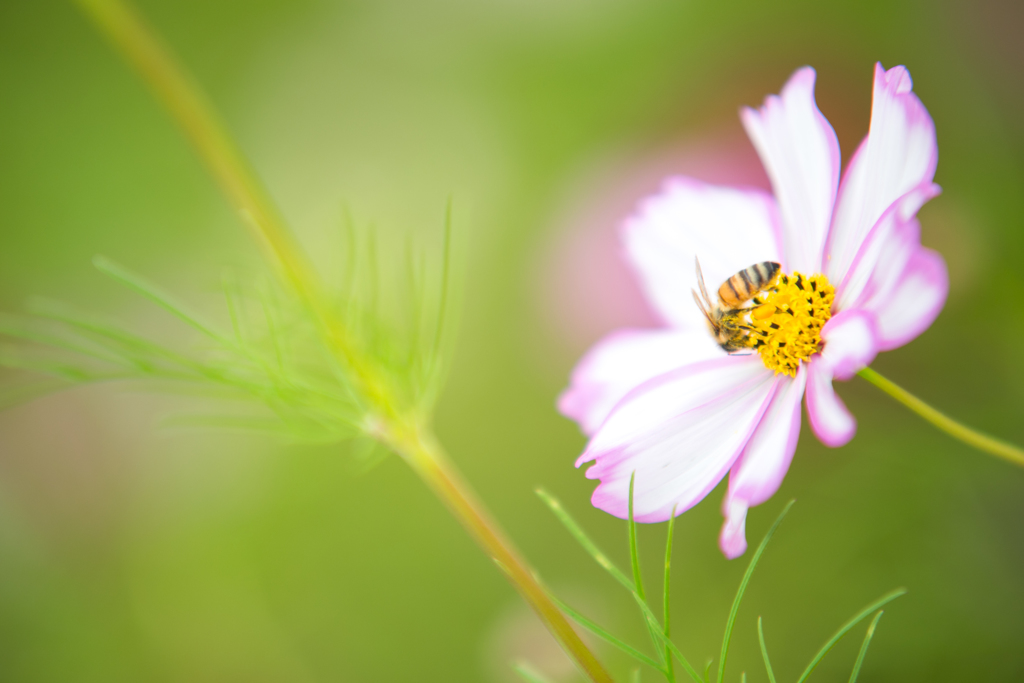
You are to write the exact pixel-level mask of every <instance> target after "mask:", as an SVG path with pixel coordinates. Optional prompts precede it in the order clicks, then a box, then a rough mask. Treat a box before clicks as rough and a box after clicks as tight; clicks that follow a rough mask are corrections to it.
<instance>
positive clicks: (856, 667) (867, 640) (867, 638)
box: [850, 610, 885, 683]
mask: <svg viewBox="0 0 1024 683" xmlns="http://www.w3.org/2000/svg"><path fill="white" fill-rule="evenodd" d="M883 614H885V612H884V611H883V610H878V614H876V615H875V618H874V619H872V620H871V625H870V626H868V632H867V633H865V634H864V642H863V643H861V646H860V652H858V653H857V661H856V662H854V663H853V671H851V672H850V683H857V676H859V675H860V667H861V664H863V663H864V657H865V655H867V653H868V645H870V644H871V639H872V638H874V637H875V627H876V626H878V620H879V619H881V618H882V615H883Z"/></svg>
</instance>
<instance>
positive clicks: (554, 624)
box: [75, 0, 612, 683]
mask: <svg viewBox="0 0 1024 683" xmlns="http://www.w3.org/2000/svg"><path fill="white" fill-rule="evenodd" d="M75 2H76V3H77V4H78V5H79V6H80V7H81V8H82V9H83V10H84V11H85V13H86V14H87V15H88V16H89V17H91V18H92V19H93V20H94V21H95V23H96V24H97V26H98V27H99V28H100V29H101V30H102V32H103V33H104V34H105V35H106V36H107V38H108V39H109V40H110V41H111V42H112V43H113V44H114V45H115V46H116V47H117V48H118V49H119V50H120V51H121V53H122V56H123V57H124V58H125V59H126V60H127V61H128V62H129V63H130V64H131V65H132V66H133V67H134V68H135V69H136V70H137V71H138V72H139V73H140V75H141V76H142V78H143V80H144V81H145V82H146V83H147V84H148V85H149V87H150V88H151V89H152V90H153V92H154V93H155V94H156V96H157V97H158V98H159V99H160V100H161V101H162V102H163V104H164V106H165V107H166V108H167V110H168V111H169V112H170V113H171V115H172V116H173V117H174V119H175V120H176V122H177V123H178V125H179V126H180V127H181V129H182V130H183V131H184V133H185V134H186V136H187V137H188V139H189V141H190V142H191V143H192V145H193V146H194V147H195V149H196V151H197V152H198V154H199V156H200V158H201V159H202V160H203V162H204V163H205V164H206V165H207V167H208V169H209V170H210V172H211V174H212V175H213V176H214V178H215V179H216V180H217V182H218V183H219V185H220V186H221V189H222V190H223V192H224V194H225V195H226V196H227V198H228V200H229V201H230V202H231V204H232V206H234V207H235V209H236V210H238V212H239V214H240V215H241V216H242V218H243V219H244V220H245V222H246V223H247V224H248V226H249V227H250V228H251V229H252V231H253V233H254V235H255V236H256V238H257V241H258V242H260V244H261V245H262V246H263V248H264V250H265V252H266V254H267V256H268V258H269V260H270V261H271V263H272V264H273V265H274V267H275V268H276V269H277V272H278V274H279V275H280V277H281V278H282V280H284V281H285V282H286V283H288V284H289V285H290V286H291V287H292V288H293V289H294V290H295V291H296V293H297V294H298V296H299V297H300V298H301V299H302V300H303V302H304V303H305V304H306V305H308V306H309V308H310V310H311V311H312V312H313V314H314V315H315V317H316V319H317V322H318V323H319V324H320V326H321V331H322V332H323V334H324V337H325V340H326V342H327V343H328V345H329V346H330V347H331V349H332V351H333V352H334V353H335V354H336V355H337V356H338V359H339V361H341V362H342V363H344V365H345V367H346V369H348V370H350V371H351V372H352V373H353V375H354V379H355V380H356V383H357V386H358V388H359V391H360V394H361V395H362V397H363V399H364V400H365V402H366V403H367V405H368V406H369V407H370V408H371V409H372V411H373V412H374V413H375V414H377V415H378V416H379V417H380V420H381V425H380V427H379V429H378V431H377V437H378V438H379V440H381V441H382V442H384V443H386V444H387V445H388V446H390V447H391V448H393V449H394V450H395V451H397V452H398V453H399V454H400V455H401V456H402V458H403V459H404V460H405V461H406V462H407V463H408V464H409V465H410V467H412V468H413V470H414V471H415V472H416V473H417V474H418V475H419V476H420V477H421V478H422V479H423V481H424V482H425V483H426V484H427V485H428V486H429V487H430V488H431V490H433V491H434V493H435V494H437V496H438V497H439V498H440V499H441V500H442V501H443V502H444V503H445V504H446V505H447V507H448V509H449V510H450V511H451V512H452V514H453V515H455V517H456V518H457V519H458V520H459V521H460V522H461V523H462V525H463V526H464V527H465V528H466V530H467V531H468V532H469V533H470V535H471V536H472V537H473V539H474V540H475V541H476V542H477V543H478V545H480V547H481V548H482V549H483V550H484V552H485V553H486V554H487V555H488V556H489V557H491V558H492V559H493V560H494V562H495V563H496V564H497V565H498V566H499V567H500V568H501V569H502V570H503V571H504V573H505V574H506V576H508V578H509V581H511V582H512V584H513V585H514V586H515V588H516V590H518V591H519V593H520V595H522V596H523V598H524V599H526V601H527V602H529V603H530V605H531V607H533V609H534V610H535V611H536V612H537V614H538V615H539V616H540V618H541V620H542V621H543V622H544V624H545V625H546V626H547V628H548V629H549V630H550V631H551V633H552V634H553V635H554V636H555V638H556V639H557V640H558V641H559V643H560V644H561V645H562V647H563V648H564V649H565V651H566V652H567V653H568V654H569V655H570V656H571V657H572V658H573V660H574V661H575V663H576V665H577V666H578V667H579V668H580V670H581V671H582V672H583V673H584V674H585V675H586V676H587V678H588V679H589V680H591V681H594V682H595V683H611V681H612V679H611V677H610V676H609V675H608V673H607V672H606V671H605V670H604V668H603V667H602V666H601V664H600V662H598V660H597V658H596V657H595V656H594V654H593V653H592V652H591V651H590V650H589V649H588V648H587V646H586V645H585V644H584V643H583V641H582V640H581V639H580V637H579V635H578V634H577V633H576V632H575V631H574V630H573V629H572V627H571V626H570V625H569V622H568V620H567V619H566V617H565V615H563V614H562V612H561V611H560V610H559V609H558V607H557V606H556V605H555V604H554V603H553V602H552V601H551V599H550V597H549V596H548V595H547V593H546V592H545V591H544V588H543V587H542V586H541V585H540V583H539V582H538V580H537V579H536V576H535V573H534V572H533V570H532V569H531V568H530V567H529V565H527V564H526V562H525V561H524V560H523V559H522V558H521V557H520V556H519V553H518V552H517V551H516V550H515V548H514V547H513V546H512V544H511V542H510V541H509V540H508V539H507V538H506V536H505V534H504V532H503V531H502V530H501V528H500V527H499V526H498V524H497V523H496V522H495V521H494V520H493V519H492V518H491V516H490V514H489V513H488V512H487V511H486V509H485V508H484V506H483V504H482V503H481V502H480V501H478V500H477V499H476V497H475V495H474V494H473V492H472V490H471V489H470V487H469V486H468V484H467V483H466V482H465V481H464V480H463V479H462V477H461V475H460V474H459V472H458V470H457V469H456V468H455V465H454V464H452V463H451V462H450V461H449V460H448V459H447V457H446V456H445V455H444V453H443V451H442V450H441V447H440V445H439V444H437V442H436V440H435V439H434V438H433V437H432V436H431V435H430V434H429V433H428V432H427V431H426V430H424V429H422V428H418V427H410V426H409V425H410V424H415V421H413V420H410V419H409V418H408V416H409V414H410V413H409V410H408V409H407V408H405V407H402V406H398V405H396V402H395V397H394V396H392V395H391V392H389V391H388V388H387V386H386V383H385V382H383V381H382V379H381V378H380V377H378V376H377V374H376V373H375V372H374V369H373V367H372V366H371V365H370V364H368V363H365V362H363V359H362V357H361V354H360V353H359V352H358V349H356V348H355V347H354V346H353V345H352V344H351V343H350V342H349V340H348V337H347V335H346V330H345V329H344V327H343V326H342V325H341V323H340V321H339V320H338V319H337V317H336V315H335V314H334V313H333V312H332V310H331V309H330V308H329V307H328V306H326V305H325V303H324V299H323V297H322V296H321V294H320V284H319V282H318V281H317V279H316V277H315V276H314V274H313V270H312V268H311V267H310V266H309V264H308V262H307V259H306V258H305V256H304V254H303V253H302V252H301V250H300V249H299V248H298V246H297V245H296V243H295V240H294V238H293V236H292V233H291V231H290V230H289V229H288V227H287V224H286V223H285V221H284V218H283V217H282V215H281V213H280V211H278V209H277V207H276V206H275V205H274V203H273V201H272V200H271V199H270V197H269V194H268V193H267V192H266V190H265V188H264V187H263V184H262V183H261V182H260V181H259V179H258V178H257V176H256V174H255V173H254V172H253V170H252V169H251V167H250V166H249V164H248V162H247V161H246V159H245V157H244V155H243V154H242V153H241V151H240V150H239V149H238V147H237V146H236V145H235V143H234V142H233V140H232V138H231V136H230V135H229V134H228V132H227V128H226V127H225V126H224V124H223V123H222V122H221V121H220V118H219V117H218V116H217V114H216V112H215V110H214V108H213V106H212V105H211V104H210V103H209V102H208V100H207V99H206V98H205V97H204V96H203V95H202V91H201V90H200V88H199V87H198V86H197V85H196V84H195V83H194V82H193V81H192V80H191V79H190V78H189V77H188V76H187V74H186V72H185V71H184V69H182V68H181V67H180V66H179V65H178V64H177V62H176V61H175V59H174V58H173V57H172V55H171V53H170V51H169V50H167V49H166V48H165V47H164V45H163V44H162V43H161V41H160V40H159V39H158V37H157V36H156V34H155V33H154V32H153V31H152V30H151V29H150V28H149V27H148V26H146V24H145V22H144V21H143V20H142V17H141V16H140V15H139V14H138V13H137V12H136V11H135V10H134V9H133V8H132V7H131V6H130V5H129V4H128V3H127V2H125V0H75Z"/></svg>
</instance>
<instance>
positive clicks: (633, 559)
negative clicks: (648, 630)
mask: <svg viewBox="0 0 1024 683" xmlns="http://www.w3.org/2000/svg"><path fill="white" fill-rule="evenodd" d="M635 480H636V472H633V474H631V475H629V563H630V565H631V566H632V567H633V585H634V586H636V592H637V595H639V596H640V599H641V600H644V601H646V600H647V597H646V596H645V595H644V579H643V577H642V576H641V575H640V557H639V555H638V553H637V551H636V521H635V520H634V519H633V482H634V481H635Z"/></svg>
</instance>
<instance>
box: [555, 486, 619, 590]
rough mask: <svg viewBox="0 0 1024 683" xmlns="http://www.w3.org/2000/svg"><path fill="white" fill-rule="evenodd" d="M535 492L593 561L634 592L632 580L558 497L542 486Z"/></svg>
mask: <svg viewBox="0 0 1024 683" xmlns="http://www.w3.org/2000/svg"><path fill="white" fill-rule="evenodd" d="M536 493H537V495H538V496H539V497H540V499H541V500H542V501H544V504H545V505H547V506H548V507H549V508H550V509H551V512H553V513H554V514H555V517H557V518H558V521H560V522H561V523H562V525H563V526H564V527H565V528H566V529H568V530H569V533H570V534H572V536H573V538H575V539H576V541H577V542H578V543H579V544H580V545H581V546H583V549H584V550H586V551H587V553H589V554H590V556H591V557H593V558H594V561H595V562H597V563H598V564H599V565H601V566H602V567H603V568H604V569H605V571H607V572H608V573H609V574H611V575H612V577H613V578H614V579H615V580H616V581H618V582H619V583H621V584H622V585H623V586H625V587H626V589H627V590H628V591H630V592H631V593H632V592H635V589H634V587H633V582H632V581H630V580H629V578H627V577H626V575H625V574H623V573H622V572H621V571H620V570H619V568H618V567H616V566H615V565H614V564H612V561H611V560H609V559H608V556H607V555H605V554H604V553H603V552H601V551H600V550H599V549H598V547H597V545H595V544H594V542H593V541H591V540H590V538H588V537H587V535H586V534H585V533H584V532H583V529H581V528H580V526H579V524H577V523H576V520H574V519H573V518H572V517H571V516H570V515H569V513H568V512H566V510H565V508H564V507H562V504H561V503H560V502H559V501H558V499H557V498H555V497H554V496H552V495H551V494H550V493H548V492H547V491H545V490H544V489H542V488H541V489H537V490H536Z"/></svg>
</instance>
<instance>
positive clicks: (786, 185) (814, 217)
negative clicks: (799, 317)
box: [740, 67, 839, 275]
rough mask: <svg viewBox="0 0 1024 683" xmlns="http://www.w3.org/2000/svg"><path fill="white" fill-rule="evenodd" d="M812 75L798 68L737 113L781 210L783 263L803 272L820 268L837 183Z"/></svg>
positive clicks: (835, 151)
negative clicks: (778, 89) (755, 105)
mask: <svg viewBox="0 0 1024 683" xmlns="http://www.w3.org/2000/svg"><path fill="white" fill-rule="evenodd" d="M814 78H815V73H814V69H812V68H810V67H804V68H802V69H799V70H797V72H796V73H794V74H793V75H792V76H791V77H790V79H789V81H788V82H787V83H786V85H785V87H784V88H783V89H782V93H781V94H780V95H778V96H775V95H772V96H769V97H768V98H767V99H765V102H764V106H762V107H761V108H760V109H758V110H754V109H749V108H748V109H744V110H743V111H742V112H741V114H740V116H741V118H742V119H743V125H744V127H745V128H746V129H747V134H748V135H749V136H750V139H751V141H752V142H753V143H754V147H756V148H757V152H758V154H759V155H760V156H761V161H762V162H763V163H764V166H765V170H767V171H768V177H769V178H771V181H772V187H773V188H774V189H775V197H776V199H778V202H779V209H780V211H781V212H782V223H783V254H784V255H785V258H786V261H787V262H786V263H785V264H784V265H785V266H786V269H787V270H789V271H793V270H799V271H801V272H803V273H805V274H808V275H809V274H812V273H819V272H821V258H822V253H823V249H824V245H825V237H826V235H827V233H828V226H829V223H830V221H831V219H832V205H833V203H834V202H835V197H836V186H837V185H838V183H839V142H838V141H837V140H836V134H835V131H833V130H832V126H831V125H830V124H829V122H828V121H827V120H826V119H825V117H824V116H823V115H822V113H821V111H819V110H818V105H817V104H815V102H814Z"/></svg>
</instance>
